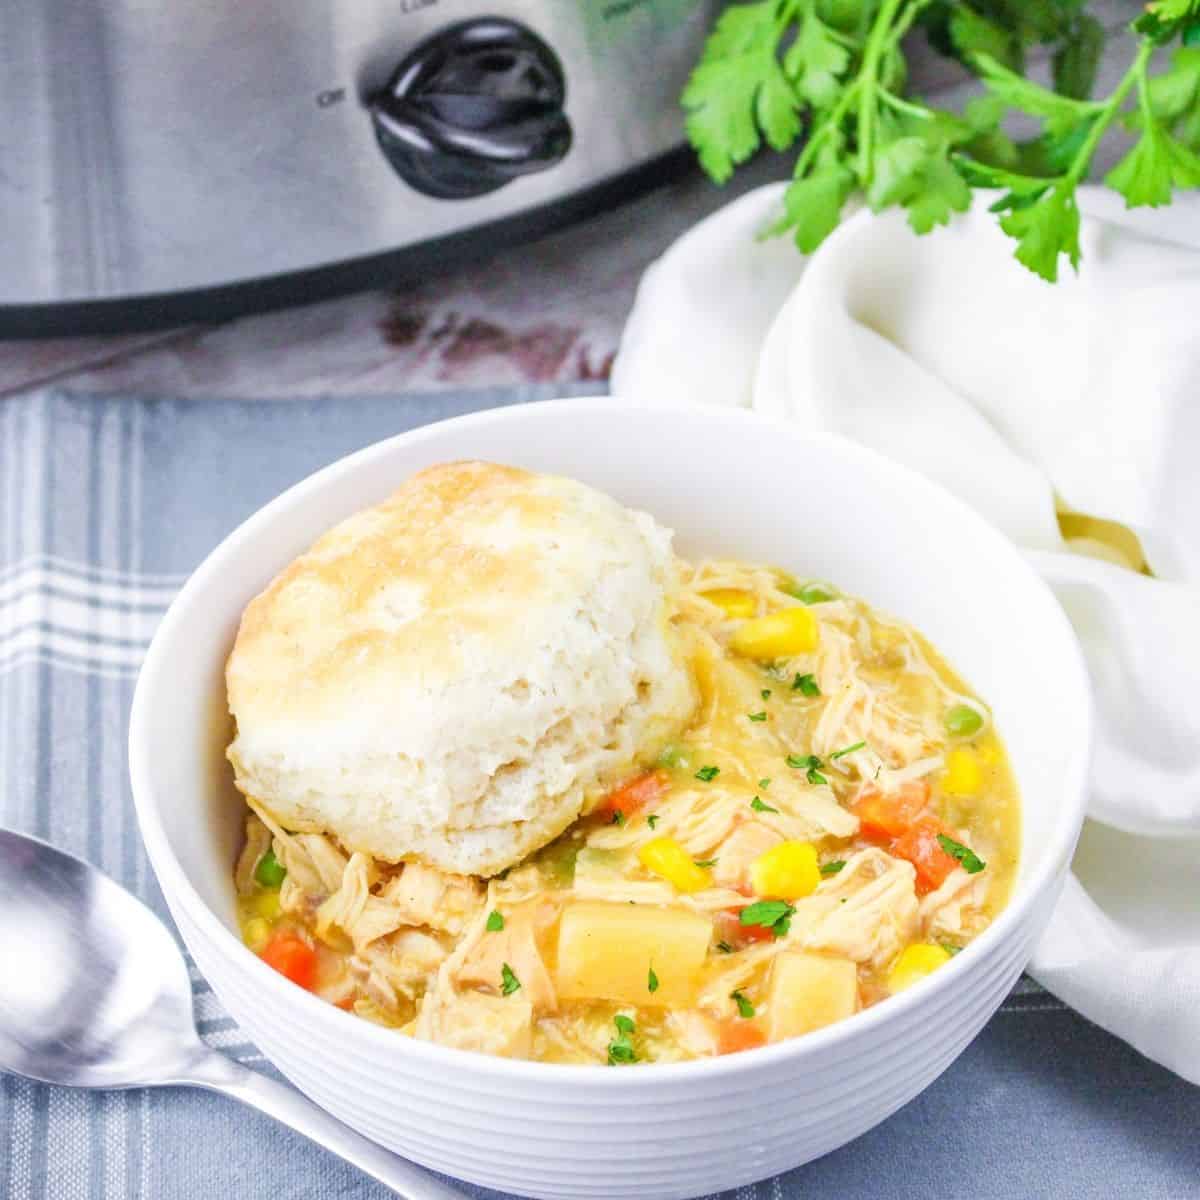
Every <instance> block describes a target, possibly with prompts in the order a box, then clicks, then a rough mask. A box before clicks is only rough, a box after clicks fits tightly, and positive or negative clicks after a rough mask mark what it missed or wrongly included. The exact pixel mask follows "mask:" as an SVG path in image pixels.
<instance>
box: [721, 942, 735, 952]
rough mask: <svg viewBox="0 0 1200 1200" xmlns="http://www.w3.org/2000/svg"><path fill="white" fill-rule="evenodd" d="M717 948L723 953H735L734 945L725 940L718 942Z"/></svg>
mask: <svg viewBox="0 0 1200 1200" xmlns="http://www.w3.org/2000/svg"><path fill="white" fill-rule="evenodd" d="M717 949H718V950H720V952H721V953H722V954H732V953H733V947H732V946H731V945H730V944H729V943H728V942H725V941H721V942H718V943H717Z"/></svg>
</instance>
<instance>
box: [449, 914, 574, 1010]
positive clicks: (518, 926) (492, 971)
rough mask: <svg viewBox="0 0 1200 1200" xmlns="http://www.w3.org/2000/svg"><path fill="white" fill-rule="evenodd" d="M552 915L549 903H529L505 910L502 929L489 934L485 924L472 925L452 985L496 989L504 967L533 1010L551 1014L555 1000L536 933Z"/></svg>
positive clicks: (552, 985)
mask: <svg viewBox="0 0 1200 1200" xmlns="http://www.w3.org/2000/svg"><path fill="white" fill-rule="evenodd" d="M556 912H557V906H556V905H555V904H553V903H552V902H547V901H545V900H530V901H527V902H525V903H524V904H521V905H519V906H518V907H516V908H507V909H505V911H504V914H503V920H504V928H503V929H500V930H495V931H489V930H488V928H487V924H486V922H485V923H484V924H482V925H480V924H479V922H476V924H475V926H474V928H473V929H472V931H471V933H470V934H469V935H468V936H467V938H466V939H465V940H464V942H463V943H462V946H461V947H460V951H461V955H460V956H459V957H460V962H459V964H458V965H457V966H456V967H455V968H454V970H453V972H452V975H451V977H452V979H453V980H454V983H455V985H456V986H459V987H464V986H465V987H471V986H482V987H489V988H498V987H500V983H501V978H502V975H503V971H504V967H505V965H506V964H507V965H508V967H509V969H510V970H511V971H512V973H513V974H514V975H515V976H516V977H517V979H518V980H519V981H520V984H521V994H522V995H523V996H524V997H525V998H526V999H527V1000H528V1001H529V1002H530V1004H532V1005H533V1009H534V1011H535V1012H536V1013H539V1014H541V1013H547V1012H554V1010H555V1009H556V1008H557V1007H558V997H557V996H556V994H555V991H554V982H553V980H552V979H551V978H550V972H549V971H547V970H546V964H545V963H544V962H543V961H542V955H541V951H540V950H539V949H538V934H539V932H540V931H542V930H544V929H546V928H547V927H548V926H549V925H550V924H551V923H552V922H553V920H554V918H555V915H556Z"/></svg>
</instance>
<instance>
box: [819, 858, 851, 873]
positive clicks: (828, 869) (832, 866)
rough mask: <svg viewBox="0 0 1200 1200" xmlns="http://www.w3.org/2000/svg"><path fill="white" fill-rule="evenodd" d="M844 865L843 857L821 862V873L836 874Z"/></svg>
mask: <svg viewBox="0 0 1200 1200" xmlns="http://www.w3.org/2000/svg"><path fill="white" fill-rule="evenodd" d="M845 865H846V863H845V860H844V859H840V858H839V859H838V860H837V862H827V863H822V864H821V874H822V875H836V874H837V873H838V872H839V871H840V870H841V869H842V868H843V867H844V866H845Z"/></svg>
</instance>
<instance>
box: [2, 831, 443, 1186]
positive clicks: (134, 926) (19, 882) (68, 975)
mask: <svg viewBox="0 0 1200 1200" xmlns="http://www.w3.org/2000/svg"><path fill="white" fill-rule="evenodd" d="M0 911H3V912H4V921H3V922H0V963H3V964H4V966H3V970H0V1070H4V1071H9V1072H11V1073H12V1074H15V1075H23V1076H25V1077H27V1078H29V1079H36V1080H39V1081H41V1082H42V1083H52V1084H63V1085H66V1086H68V1087H84V1088H106V1089H112V1088H133V1087H154V1086H169V1085H192V1086H196V1087H204V1088H208V1089H210V1090H213V1091H219V1092H223V1093H225V1094H226V1095H229V1096H233V1097H234V1098H235V1099H238V1100H241V1101H242V1102H243V1103H246V1104H250V1105H252V1106H253V1107H255V1108H257V1109H259V1110H260V1111H262V1112H265V1113H267V1114H268V1115H269V1116H272V1117H274V1118H275V1119H276V1120H278V1121H281V1122H283V1123H284V1124H285V1125H290V1126H291V1127H292V1128H293V1129H296V1130H297V1131H299V1132H300V1133H303V1134H305V1135H306V1136H307V1137H309V1138H311V1139H312V1140H313V1141H315V1142H317V1143H318V1144H320V1145H323V1146H324V1147H325V1148H326V1149H328V1150H332V1151H333V1152H334V1153H336V1154H339V1155H340V1156H341V1157H342V1158H344V1159H346V1160H347V1161H348V1162H351V1163H353V1164H354V1165H355V1166H357V1167H359V1168H360V1169H362V1170H364V1171H366V1172H367V1173H368V1174H369V1175H372V1176H373V1177H374V1178H376V1179H378V1180H379V1181H380V1182H381V1183H384V1184H386V1185H387V1186H389V1187H390V1188H392V1190H393V1191H395V1192H396V1193H397V1194H398V1195H401V1196H404V1197H408V1198H409V1200H461V1197H462V1193H461V1192H458V1191H457V1190H455V1189H452V1188H449V1187H447V1186H445V1185H444V1184H442V1183H441V1182H439V1181H438V1180H437V1179H436V1178H434V1177H433V1176H432V1175H429V1174H427V1173H426V1172H425V1171H423V1170H421V1168H419V1167H416V1166H413V1165H412V1164H411V1163H407V1162H405V1161H404V1160H403V1159H401V1158H398V1157H397V1156H396V1155H394V1154H392V1153H391V1152H389V1151H387V1150H385V1149H383V1147H381V1146H378V1145H376V1144H375V1143H374V1142H371V1141H368V1140H367V1139H366V1138H364V1137H362V1136H361V1135H360V1134H357V1133H355V1132H354V1131H353V1130H351V1129H348V1128H347V1127H346V1126H345V1125H342V1124H341V1123H340V1122H339V1121H337V1120H335V1119H334V1118H333V1117H331V1116H330V1115H329V1114H328V1113H326V1112H325V1111H324V1110H323V1109H321V1108H319V1107H317V1105H315V1104H314V1103H313V1102H312V1101H311V1100H309V1099H307V1098H306V1097H305V1096H303V1095H301V1094H300V1093H299V1092H297V1091H295V1090H293V1089H292V1088H290V1087H287V1086H286V1085H284V1084H281V1083H278V1082H276V1081H275V1080H274V1079H270V1078H268V1077H266V1076H264V1075H259V1074H257V1073H256V1072H253V1071H250V1070H249V1069H248V1068H246V1067H244V1066H242V1064H241V1063H237V1062H234V1061H233V1060H232V1059H230V1058H226V1057H225V1056H224V1055H223V1054H219V1053H218V1052H217V1051H215V1050H212V1049H210V1048H209V1047H208V1046H206V1045H205V1044H204V1043H203V1042H202V1041H201V1040H200V1037H199V1035H198V1034H197V1033H196V1026H195V1021H194V1017H193V1013H192V988H191V981H190V979H189V977H188V969H187V965H186V963H185V962H184V959H183V955H182V954H181V953H180V951H179V947H178V946H177V945H176V942H175V939H174V938H173V937H172V936H171V934H170V933H169V932H168V931H167V929H166V926H164V925H163V923H162V922H161V921H160V920H159V919H158V918H157V917H156V916H155V915H154V914H153V913H152V912H151V911H150V910H149V909H148V908H147V907H146V906H145V905H144V904H142V903H141V901H140V900H137V899H136V898H135V897H134V896H132V895H130V893H129V892H127V891H125V889H124V888H122V887H120V886H118V885H117V884H116V883H114V882H113V881H112V880H111V879H109V878H108V876H106V875H104V874H102V873H101V872H100V871H97V870H96V869H95V868H94V867H92V866H89V865H88V864H87V863H85V862H83V861H82V860H81V859H78V858H75V857H74V856H72V855H70V854H66V853H64V852H63V851H62V850H56V849H55V848H54V847H53V846H49V845H47V844H46V843H45V842H41V841H38V840H37V839H36V838H31V837H26V836H24V835H23V834H19V833H14V832H11V831H9V830H0Z"/></svg>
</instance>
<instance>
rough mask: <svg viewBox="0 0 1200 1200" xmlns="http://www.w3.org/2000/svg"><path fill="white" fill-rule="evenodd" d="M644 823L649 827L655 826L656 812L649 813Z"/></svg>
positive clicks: (656, 820) (656, 821)
mask: <svg viewBox="0 0 1200 1200" xmlns="http://www.w3.org/2000/svg"><path fill="white" fill-rule="evenodd" d="M646 824H647V825H649V826H650V828H651V829H653V828H654V827H655V825H657V824H658V813H651V814H650V815H649V816H648V817H647V818H646Z"/></svg>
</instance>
